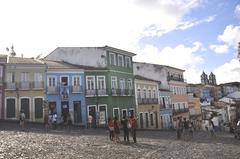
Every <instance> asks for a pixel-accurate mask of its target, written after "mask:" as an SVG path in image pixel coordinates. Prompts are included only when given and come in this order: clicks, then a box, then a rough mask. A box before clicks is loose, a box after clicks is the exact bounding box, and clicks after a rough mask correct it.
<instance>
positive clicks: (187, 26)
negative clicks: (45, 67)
mask: <svg viewBox="0 0 240 159" xmlns="http://www.w3.org/2000/svg"><path fill="white" fill-rule="evenodd" d="M0 19H1V25H0V35H1V36H0V52H1V53H2V54H8V52H7V51H6V47H10V46H11V45H12V44H13V45H14V47H15V51H16V53H17V55H18V56H21V55H23V56H24V57H36V56H37V55H40V54H41V55H42V56H44V55H47V54H48V53H50V52H51V51H52V50H54V49H55V48H56V47H59V46H65V47H66V46H69V47H70V46H78V47H89V46H104V45H109V46H112V47H117V48H120V49H124V50H127V51H132V52H134V53H136V54H137V55H136V56H135V57H134V60H135V61H141V62H149V63H157V64H163V65H169V66H173V67H177V68H181V69H184V70H185V73H184V76H185V78H186V79H187V81H188V82H189V83H199V82H200V74H201V73H202V71H203V70H204V71H205V72H206V73H210V72H211V71H212V72H213V73H215V74H216V76H217V82H218V83H223V82H232V81H240V66H239V61H238V60H237V59H236V47H237V42H239V41H240V24H239V20H240V0H171V1H169V0H121V1H119V0H101V1H99V0H88V1H81V0H50V1H49V0H41V1H40V0H21V1H19V0H8V1H0Z"/></svg>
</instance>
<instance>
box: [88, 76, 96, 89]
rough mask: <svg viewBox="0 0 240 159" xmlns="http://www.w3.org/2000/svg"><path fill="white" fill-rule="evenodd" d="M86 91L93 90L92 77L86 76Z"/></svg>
mask: <svg viewBox="0 0 240 159" xmlns="http://www.w3.org/2000/svg"><path fill="white" fill-rule="evenodd" d="M87 89H88V90H93V89H95V77H94V76H87Z"/></svg>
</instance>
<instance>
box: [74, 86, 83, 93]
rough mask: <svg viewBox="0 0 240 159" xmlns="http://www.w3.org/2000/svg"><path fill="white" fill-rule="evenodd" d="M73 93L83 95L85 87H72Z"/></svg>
mask: <svg viewBox="0 0 240 159" xmlns="http://www.w3.org/2000/svg"><path fill="white" fill-rule="evenodd" d="M71 92H72V93H82V92H83V86H71Z"/></svg>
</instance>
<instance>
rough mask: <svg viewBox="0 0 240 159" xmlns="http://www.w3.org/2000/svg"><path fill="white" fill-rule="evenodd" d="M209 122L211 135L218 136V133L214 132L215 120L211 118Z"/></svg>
mask: <svg viewBox="0 0 240 159" xmlns="http://www.w3.org/2000/svg"><path fill="white" fill-rule="evenodd" d="M208 124H209V128H208V129H209V131H210V135H211V137H216V134H215V132H214V124H213V121H212V120H211V119H210V120H209V122H208Z"/></svg>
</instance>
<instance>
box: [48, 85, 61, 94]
mask: <svg viewBox="0 0 240 159" xmlns="http://www.w3.org/2000/svg"><path fill="white" fill-rule="evenodd" d="M47 94H59V89H58V87H57V86H48V87H47Z"/></svg>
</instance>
